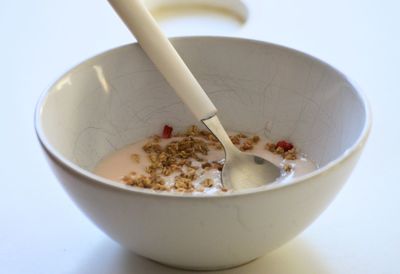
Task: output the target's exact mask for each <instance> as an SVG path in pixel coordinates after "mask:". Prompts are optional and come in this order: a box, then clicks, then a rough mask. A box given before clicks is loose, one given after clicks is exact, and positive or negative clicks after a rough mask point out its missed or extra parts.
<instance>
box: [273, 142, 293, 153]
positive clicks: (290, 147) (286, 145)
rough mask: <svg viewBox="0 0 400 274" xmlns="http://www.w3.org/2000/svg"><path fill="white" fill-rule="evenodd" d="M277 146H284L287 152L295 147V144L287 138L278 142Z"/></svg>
mask: <svg viewBox="0 0 400 274" xmlns="http://www.w3.org/2000/svg"><path fill="white" fill-rule="evenodd" d="M276 146H277V147H281V148H283V150H284V151H285V152H286V151H288V150H291V149H292V148H293V144H292V143H289V142H287V141H285V140H281V141H279V142H277V143H276Z"/></svg>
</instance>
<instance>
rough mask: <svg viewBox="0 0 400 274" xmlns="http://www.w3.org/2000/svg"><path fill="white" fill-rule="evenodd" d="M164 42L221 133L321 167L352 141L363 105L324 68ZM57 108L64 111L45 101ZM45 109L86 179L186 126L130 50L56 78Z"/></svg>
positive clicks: (178, 105)
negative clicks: (275, 142) (245, 135)
mask: <svg viewBox="0 0 400 274" xmlns="http://www.w3.org/2000/svg"><path fill="white" fill-rule="evenodd" d="M173 43H174V45H175V46H176V48H177V50H178V51H179V53H180V54H181V55H182V57H183V59H184V60H185V62H187V64H188V66H189V67H190V69H191V70H192V71H193V73H194V75H195V76H196V77H197V79H198V80H199V82H200V84H201V85H202V86H203V88H204V89H205V90H206V92H207V93H208V94H209V96H210V97H211V99H212V101H213V102H214V103H215V105H216V106H217V108H218V109H219V114H218V115H219V116H220V119H221V120H222V123H223V124H224V125H225V127H226V128H229V129H231V130H238V131H245V132H254V133H257V134H260V135H264V136H265V137H267V138H270V139H278V138H285V139H291V140H296V143H297V144H298V146H299V147H300V148H301V149H302V150H304V151H307V153H308V155H309V156H310V158H311V159H313V160H314V161H316V162H318V163H319V164H320V165H321V166H324V165H325V164H327V163H328V162H329V161H330V160H332V159H334V158H336V157H338V156H339V155H341V154H342V153H343V152H344V151H345V150H346V149H347V148H348V147H349V146H350V145H352V144H353V143H354V142H355V140H356V139H357V138H358V136H359V135H358V133H359V132H360V130H361V129H362V125H363V123H362V122H363V121H364V115H365V113H364V108H363V105H362V104H361V103H360V100H359V98H358V95H357V93H355V92H354V89H353V87H352V86H351V84H350V83H349V82H347V80H346V79H345V78H343V76H342V75H340V74H338V73H337V72H336V71H334V70H333V69H332V68H331V67H329V66H327V65H325V64H323V63H320V62H318V61H317V60H314V59H311V58H309V57H308V56H305V55H303V54H299V53H297V52H292V51H288V50H286V49H283V48H280V47H276V46H272V45H270V46H268V47H266V46H265V45H263V44H261V43H250V42H243V41H240V40H232V41H231V42H228V43H230V46H228V47H227V42H226V41H223V40H219V39H208V38H203V39H201V38H200V39H198V38H197V39H196V38H192V39H187V40H184V39H182V40H173ZM243 52H245V53H243ZM77 87H78V88H77ZM61 98H62V99H61ZM57 100H63V105H62V106H59V105H58V104H56V103H54V102H53V101H57ZM47 105H48V108H46V111H47V112H52V111H53V112H54V111H57V116H56V117H55V116H50V115H43V124H44V127H46V128H48V129H49V132H48V138H49V139H51V141H52V142H53V143H54V144H55V146H57V148H58V149H59V150H60V151H61V152H62V154H63V155H64V156H66V157H67V158H70V159H73V161H74V162H75V163H76V164H78V165H79V166H81V167H82V168H84V169H87V170H91V169H92V168H93V167H94V165H95V163H96V162H98V160H99V159H100V158H101V157H103V156H104V155H105V154H107V153H110V152H111V151H113V150H115V149H117V148H121V147H123V146H124V145H127V144H129V143H131V142H132V141H135V140H139V139H143V138H145V137H146V136H148V135H149V134H151V133H152V132H155V131H156V130H157V129H158V128H160V126H161V125H162V124H163V123H165V122H169V123H174V124H177V125H180V126H181V127H182V128H184V127H186V126H187V125H189V124H193V123H194V122H195V120H194V118H193V116H192V115H191V113H190V112H189V111H188V110H187V109H186V107H185V106H184V105H183V103H182V102H181V101H180V100H179V98H178V97H177V96H176V95H175V94H174V92H173V91H172V90H171V88H170V87H169V86H168V84H167V83H166V82H165V80H164V79H163V78H162V76H161V75H160V74H159V73H158V72H157V71H156V69H155V68H154V66H153V65H152V64H151V63H150V61H149V60H148V59H147V58H146V56H145V55H144V54H143V52H142V50H141V49H140V48H139V47H138V46H132V45H128V46H125V47H122V48H120V49H118V50H116V51H113V52H109V53H106V54H103V55H101V56H99V57H97V58H96V59H95V60H91V61H89V62H87V63H84V64H82V65H81V66H80V67H78V68H77V69H75V70H74V71H73V72H71V73H68V74H67V75H65V76H64V77H63V79H61V80H60V81H59V82H58V84H57V85H56V86H55V87H54V90H53V92H52V93H51V95H50V96H49V97H48V98H47ZM52 107H56V108H57V109H51V108H52ZM71 110H73V111H71ZM243 110H245V111H243ZM358 121H360V122H358ZM65 135H66V136H67V137H68V138H60V136H65Z"/></svg>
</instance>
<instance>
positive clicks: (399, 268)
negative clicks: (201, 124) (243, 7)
mask: <svg viewBox="0 0 400 274" xmlns="http://www.w3.org/2000/svg"><path fill="white" fill-rule="evenodd" d="M245 2H246V3H247V4H248V6H249V9H250V14H249V19H248V23H247V24H246V25H245V26H244V27H243V28H241V29H235V28H229V27H226V26H222V25H221V28H219V27H218V25H210V24H204V25H196V22H195V21H196V20H194V22H192V23H191V24H192V25H190V24H172V25H171V24H170V25H164V29H165V30H166V31H167V33H168V35H188V34H208V33H209V34H224V35H228V36H242V37H248V38H254V39H260V40H265V41H270V42H273V43H278V44H283V45H286V46H289V47H293V48H296V49H299V50H301V51H304V52H307V53H310V54H312V55H315V56H316V57H319V58H321V59H323V60H325V61H327V62H329V63H331V64H332V65H334V66H336V67H337V68H339V69H340V70H342V71H343V72H344V73H346V74H347V75H348V76H350V78H351V79H353V80H355V81H356V82H357V83H358V84H359V86H360V87H361V88H362V89H363V90H364V92H365V93H366V94H367V96H368V97H369V99H370V103H371V105H372V110H373V118H374V119H373V120H374V125H373V129H372V134H371V137H370V140H369V142H368V145H367V147H366V149H365V152H364V154H363V156H362V157H361V160H360V162H359V164H358V166H357V167H356V169H355V171H354V173H353V175H352V176H351V178H350V179H349V181H348V183H347V184H346V186H345V187H344V189H343V190H342V191H341V193H340V194H339V195H338V197H337V199H336V200H335V201H334V202H333V204H332V205H331V206H330V207H329V208H328V209H327V210H326V211H325V212H324V214H323V215H322V216H321V217H320V218H319V219H318V220H317V221H316V222H315V223H313V224H312V225H311V226H310V227H309V228H308V229H307V230H306V231H305V232H303V233H302V234H301V235H299V236H298V237H297V238H296V239H294V240H292V241H291V242H289V243H288V244H286V245H284V246H283V247H281V248H280V249H278V250H276V251H274V252H272V253H270V254H268V255H266V256H264V257H262V258H261V259H259V260H257V261H255V262H253V263H250V264H248V265H245V266H242V267H240V268H236V269H232V270H227V271H221V272H216V273H227V274H238V273H252V274H258V273H273V274H283V273H284V274H291V273H296V274H303V273H304V274H305V273H307V274H310V273H315V274H325V273H329V274H332V273H335V274H338V273H339V274H341V273H344V274H347V273H351V274H370V273H371V274H372V273H373V274H389V273H390V274H397V273H400V263H399V261H400V202H399V197H400V180H399V179H400V176H399V170H400V167H399V162H400V161H399V159H398V158H399V157H400V148H399V142H400V123H399V121H398V119H399V118H400V117H399V113H400V112H399V108H400V103H399V101H400V95H399V92H400V90H399V84H400V81H399V79H400V4H399V2H398V1H395V0H393V1H390V0H383V1H373V0H364V1H362V0H349V1H346V0H337V1H319V0H302V1H300V0H275V1H272V0H267V1H256V0H252V1H251V0H248V1H245ZM210 26H211V27H210ZM132 40H133V38H132V37H131V36H130V34H129V33H128V31H127V30H126V28H125V27H124V26H123V25H122V23H121V22H120V21H119V19H118V18H117V17H116V15H115V14H114V13H113V11H112V10H111V8H110V7H109V6H108V4H107V3H106V0H84V1H82V0H68V1H56V0H36V1H4V0H3V1H1V2H0V92H1V100H0V104H1V107H0V146H1V147H0V178H1V179H0V182H1V188H0V273H4V274H14V273H45V274H47V273H51V274H52V273H96V274H105V273H113V274H114V273H116V274H119V273H121V274H124V273H155V274H157V273H188V272H184V271H180V270H175V269H170V268H168V267H165V266H162V265H159V264H157V263H153V262H150V261H148V260H146V259H143V258H140V257H138V256H136V255H134V254H132V253H129V252H128V251H126V250H124V249H123V248H121V247H120V246H119V245H118V244H116V243H114V242H113V241H112V240H110V239H109V238H108V237H107V236H106V235H104V234H103V233H102V232H101V231H100V230H98V229H97V228H96V227H95V226H94V225H93V224H91V223H90V222H89V221H88V220H87V219H86V218H85V217H84V216H83V214H81V212H80V211H79V210H78V209H77V207H76V206H75V205H74V204H73V203H72V201H71V200H70V199H69V198H68V197H67V195H66V194H65V193H64V191H63V190H62V188H61V186H60V185H59V184H58V182H57V181H56V179H55V178H54V176H53V175H52V174H51V171H50V169H49V168H48V166H47V164H46V162H45V161H44V157H43V155H42V153H41V151H40V149H39V146H38V143H37V140H36V137H35V134H34V128H33V111H34V106H35V103H36V100H37V99H38V97H39V95H40V94H41V93H42V92H43V91H44V90H45V89H46V87H48V86H49V85H50V84H51V83H52V81H54V80H55V79H56V78H57V77H58V76H59V75H61V74H62V73H63V72H65V71H66V69H68V68H70V67H72V66H73V65H75V64H77V63H79V62H81V61H82V60H84V59H86V58H88V57H90V56H93V55H94V54H97V53H99V52H102V51H104V50H107V49H110V48H112V47H115V46H118V45H121V44H126V43H130V42H132Z"/></svg>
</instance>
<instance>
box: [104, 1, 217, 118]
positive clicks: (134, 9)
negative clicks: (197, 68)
mask: <svg viewBox="0 0 400 274" xmlns="http://www.w3.org/2000/svg"><path fill="white" fill-rule="evenodd" d="M108 1H109V3H110V4H111V6H112V7H113V8H114V10H115V11H116V12H117V14H118V15H119V17H120V18H121V19H122V21H123V22H124V23H125V25H126V26H127V27H128V28H129V30H130V31H131V32H132V34H133V35H134V36H135V37H136V39H137V40H138V42H139V44H140V45H141V47H142V48H143V50H144V51H145V52H146V54H147V56H149V58H150V59H151V60H152V61H153V63H154V64H155V66H156V67H157V68H158V70H159V71H160V72H161V74H162V75H163V76H164V78H165V79H166V80H167V82H168V83H169V84H170V85H171V87H172V88H173V89H174V90H175V92H176V94H177V95H178V96H179V97H180V98H181V99H182V101H183V102H184V103H185V105H186V106H187V107H188V108H189V109H190V110H191V112H192V113H193V114H194V116H196V118H197V119H198V120H203V119H207V118H210V117H211V116H213V115H215V114H216V112H217V109H216V107H215V106H214V104H213V103H212V102H211V100H210V98H209V97H208V96H207V94H206V93H205V91H204V90H203V88H202V87H201V86H200V84H199V83H198V82H197V80H196V78H195V77H194V76H193V74H192V73H191V72H190V70H189V68H188V67H187V66H186V64H185V63H184V62H183V60H182V58H181V57H180V56H179V54H178V53H177V52H176V50H175V48H174V47H173V46H172V44H171V43H170V41H169V40H168V38H167V37H166V36H165V35H164V34H163V33H162V31H161V29H160V28H159V26H158V24H157V22H156V21H155V19H154V18H153V17H152V16H151V14H150V12H149V11H148V10H147V8H146V7H145V6H144V4H143V2H142V0H108Z"/></svg>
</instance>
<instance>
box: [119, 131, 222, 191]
mask: <svg viewBox="0 0 400 274" xmlns="http://www.w3.org/2000/svg"><path fill="white" fill-rule="evenodd" d="M174 137H181V138H180V139H177V140H172V141H171V142H169V143H168V144H167V145H165V146H161V144H160V139H161V137H160V136H158V135H156V136H153V137H152V138H151V140H149V141H148V142H147V143H146V144H145V145H144V146H143V150H144V151H145V152H146V154H147V157H148V159H149V160H150V165H148V166H147V167H146V170H145V171H146V173H147V174H146V175H139V176H138V175H137V174H132V173H131V174H128V175H127V176H124V177H123V178H122V181H123V182H124V183H126V184H127V185H132V186H137V187H142V188H151V189H154V190H175V191H178V192H193V191H204V189H205V188H207V187H213V186H214V181H213V180H212V179H210V178H207V179H205V180H204V181H203V182H202V183H201V184H200V187H198V188H197V189H195V186H194V184H193V182H194V181H195V180H196V179H198V178H199V175H202V174H203V173H204V171H207V170H210V169H217V170H220V171H221V170H222V167H223V164H222V163H219V162H208V161H206V160H204V156H206V155H207V154H208V151H209V150H210V149H216V150H221V149H222V145H221V144H220V143H219V141H218V140H217V139H216V138H215V137H214V135H212V134H211V132H209V131H206V130H200V129H199V128H198V127H197V126H190V127H189V128H188V129H187V130H186V131H185V132H183V133H178V134H176V135H175V136H174ZM131 158H132V160H133V161H135V162H136V163H138V155H136V156H135V155H131ZM194 161H196V162H198V163H201V166H199V165H193V162H194ZM170 175H174V184H173V185H172V186H167V185H166V184H165V180H164V178H165V177H166V176H170ZM221 190H223V191H224V189H223V188H222V189H221Z"/></svg>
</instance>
